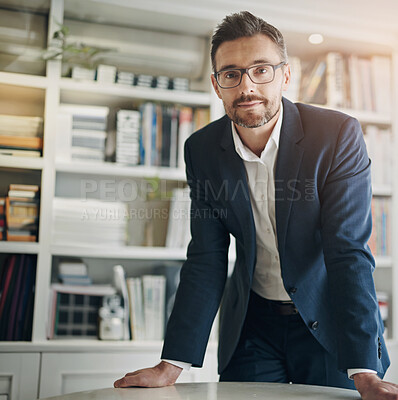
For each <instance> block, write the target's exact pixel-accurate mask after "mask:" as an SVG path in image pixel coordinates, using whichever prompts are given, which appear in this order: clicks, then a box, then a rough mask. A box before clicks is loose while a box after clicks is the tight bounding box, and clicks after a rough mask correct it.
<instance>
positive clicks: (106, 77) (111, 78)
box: [97, 64, 116, 84]
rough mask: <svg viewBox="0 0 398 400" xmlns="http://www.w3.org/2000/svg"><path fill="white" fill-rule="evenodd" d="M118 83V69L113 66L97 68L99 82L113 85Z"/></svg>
mask: <svg viewBox="0 0 398 400" xmlns="http://www.w3.org/2000/svg"><path fill="white" fill-rule="evenodd" d="M115 81H116V67H115V66H113V65H103V64H101V65H99V66H98V68H97V82H101V83H107V84H112V83H115Z"/></svg>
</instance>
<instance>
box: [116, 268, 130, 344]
mask: <svg viewBox="0 0 398 400" xmlns="http://www.w3.org/2000/svg"><path fill="white" fill-rule="evenodd" d="M113 284H114V287H115V288H116V290H117V292H118V293H119V294H120V295H121V297H122V299H123V311H124V317H123V324H124V329H123V331H124V335H123V338H124V340H130V339H131V334H130V319H129V318H130V309H129V296H128V289H127V284H126V276H125V272H124V268H123V267H122V266H121V265H115V266H114V267H113Z"/></svg>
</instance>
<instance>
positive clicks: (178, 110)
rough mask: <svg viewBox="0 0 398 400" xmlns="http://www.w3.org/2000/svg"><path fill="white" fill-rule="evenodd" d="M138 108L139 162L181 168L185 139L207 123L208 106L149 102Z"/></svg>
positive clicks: (208, 118) (208, 120) (208, 119)
mask: <svg viewBox="0 0 398 400" xmlns="http://www.w3.org/2000/svg"><path fill="white" fill-rule="evenodd" d="M140 111H141V130H140V136H139V163H140V164H142V165H147V166H162V167H172V168H178V167H179V168H183V166H184V160H183V148H184V143H185V140H186V139H187V138H188V137H189V136H190V135H191V134H192V133H193V132H194V131H196V130H198V129H200V128H202V127H203V126H205V125H206V124H208V123H209V122H210V114H209V109H208V108H192V107H179V106H167V105H164V106H161V105H158V104H155V103H150V102H149V103H144V104H142V105H141V107H140Z"/></svg>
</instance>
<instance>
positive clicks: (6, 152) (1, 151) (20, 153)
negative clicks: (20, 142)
mask: <svg viewBox="0 0 398 400" xmlns="http://www.w3.org/2000/svg"><path fill="white" fill-rule="evenodd" d="M0 155H3V156H13V157H41V151H38V150H18V149H6V148H0Z"/></svg>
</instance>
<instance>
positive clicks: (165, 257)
mask: <svg viewBox="0 0 398 400" xmlns="http://www.w3.org/2000/svg"><path fill="white" fill-rule="evenodd" d="M73 1H75V0H73ZM73 1H68V0H65V4H64V1H63V0H52V1H51V7H50V14H49V37H51V35H52V32H53V31H54V30H56V29H57V28H58V27H57V26H56V25H55V23H54V20H56V21H59V22H62V21H63V18H64V13H65V15H68V16H70V17H73ZM167 3H173V4H174V3H176V2H173V1H171V2H167ZM79 4H80V2H79ZM157 4H158V6H159V7H158V10H157V12H156V13H155V14H153V15H154V18H151V19H148V21H150V22H148V23H150V24H152V25H147V29H153V30H155V29H156V28H157V27H162V29H163V30H166V28H167V27H166V25H167V24H168V25H167V26H168V29H170V31H177V30H181V34H182V35H184V34H187V33H190V32H191V28H192V31H194V32H200V35H202V36H207V37H209V36H210V34H211V29H212V27H214V26H215V23H216V22H218V21H219V20H221V19H222V18H223V16H224V15H226V14H227V13H229V12H231V11H232V10H227V9H225V7H220V9H217V10H215V11H214V13H213V14H211V15H210V14H209V13H208V12H206V13H204V12H203V10H201V6H200V4H193V3H192V4H191V7H190V8H189V9H184V10H182V11H181V12H180V11H178V12H176V10H177V9H178V5H176V4H174V6H175V7H176V8H171V9H172V10H174V13H173V15H172V16H171V17H170V18H171V19H170V21H176V20H178V21H180V20H181V19H184V24H182V25H181V26H180V25H178V26H177V25H175V24H173V23H172V22H167V21H168V20H167V18H164V15H167V16H169V14H170V10H169V6H170V4H164V2H163V3H162V2H160V1H159V2H158V3H157ZM97 5H98V4H97V3H96V2H94V1H91V0H90V1H87V2H85V4H84V9H85V12H86V14H85V19H86V20H87V21H88V22H90V17H91V18H92V20H93V21H94V20H95V18H94V16H95V15H96V14H98V13H99V12H100V10H99V9H97V8H96V7H97ZM82 7H83V5H82ZM140 7H141V6H140ZM143 7H144V6H143ZM262 7H264V8H262ZM262 7H260V10H259V12H258V15H260V16H261V15H262V16H264V17H265V18H266V19H267V20H268V21H269V22H271V23H274V24H275V25H276V26H278V27H279V28H280V29H281V30H282V31H283V33H285V31H288V32H289V34H287V35H286V37H287V38H288V39H289V40H288V50H289V52H290V53H292V54H294V52H295V49H296V51H297V52H300V51H301V50H303V51H304V52H308V53H309V54H310V53H311V54H314V55H316V54H318V53H324V52H326V51H329V50H333V51H339V50H341V51H345V52H347V51H348V50H349V49H351V51H352V52H355V51H357V50H358V51H360V52H361V54H369V55H370V54H372V53H373V52H375V51H380V54H382V55H388V56H390V57H391V58H392V63H393V72H394V74H393V75H394V76H398V55H397V54H398V44H397V43H396V42H395V39H394V41H393V40H392V39H390V36H388V35H387V36H386V37H388V39H386V40H388V43H384V42H383V43H382V42H381V41H382V40H384V39H383V38H382V35H381V33H380V31H378V34H377V35H376V36H374V35H370V34H369V29H368V27H366V29H367V32H368V35H365V36H364V35H363V32H364V30H362V29H361V28H359V27H358V28H357V27H356V26H354V25H353V26H352V27H349V24H346V23H345V22H344V23H342V22H339V23H336V24H334V25H333V27H330V26H329V27H327V26H325V27H324V31H322V29H323V27H322V25H321V24H318V23H317V22H316V21H315V19H314V18H311V19H308V20H305V21H304V20H300V19H299V20H298V19H297V17H296V15H294V13H288V14H285V13H284V14H283V15H282V14H280V13H279V12H275V13H274V14H273V12H274V10H273V9H268V8H267V7H268V6H267V5H266V4H264V6H262ZM128 8H129V10H130V14H129V13H124V14H123V15H124V16H123V18H125V19H126V21H125V25H126V26H127V25H128V23H129V22H128V21H129V20H131V21H134V22H135V23H136V24H137V26H139V22H140V21H138V20H137V18H136V17H134V16H136V15H144V14H145V13H144V12H143V8H142V7H141V8H140V9H139V10H138V8H137V9H134V6H133V7H130V6H129V7H128ZM144 8H145V7H144ZM123 10H124V9H123V8H122V7H121V6H114V7H112V12H113V13H110V14H109V16H108V19H109V21H108V22H109V23H110V24H111V23H113V24H114V23H115V21H116V20H115V15H117V12H118V11H119V12H120V13H123ZM187 10H189V11H187ZM192 10H197V11H198V12H197V15H198V16H200V20H198V21H196V19H195V18H193V17H192V16H193V15H195V13H194V12H192ZM262 12H263V14H262ZM184 13H185V14H184ZM128 15H129V17H128V18H127V16H128ZM145 15H146V14H145ZM149 15H151V16H152V14H151V13H149V11H148V16H149ZM268 16H269V17H268ZM74 17H75V18H78V16H74ZM282 17H283V18H282ZM112 18H113V19H114V20H113V21H112ZM325 20H328V16H327V15H325ZM106 22H107V21H106V18H105V21H104V24H106ZM134 22H133V23H134ZM304 22H305V23H304ZM82 23H83V22H82ZM339 24H340V25H339ZM339 26H340V27H341V28H342V29H341V30H339ZM184 27H185V28H184ZM183 29H185V31H182V30H183ZM314 29H317V30H320V31H321V33H324V34H325V36H326V37H327V38H328V37H329V38H330V40H331V43H333V46H334V47H333V48H319V49H314V48H312V47H311V45H309V44H308V43H305V41H303V40H302V39H303V38H306V36H307V34H308V33H312V31H313V30H314ZM391 37H394V38H395V36H391ZM368 40H370V41H372V43H371V45H368V42H367V41H368ZM377 41H378V42H377ZM358 43H359V45H358ZM379 44H380V46H379ZM366 52H368V53H366ZM207 72H209V71H207ZM207 72H205V73H203V79H204V80H206V81H208V80H209V75H210V73H207ZM206 87H207V88H208V92H199V91H192V92H181V91H171V90H159V89H152V88H140V87H125V86H121V85H117V84H112V85H105V84H100V83H97V82H85V81H77V80H72V79H71V78H61V65H60V63H59V62H58V61H49V62H48V63H47V74H46V76H34V75H28V74H19V73H18V74H17V73H11V72H0V94H1V93H2V92H3V96H4V97H5V98H7V96H9V95H11V96H13V95H14V94H15V93H17V94H18V95H19V96H23V97H25V98H26V99H27V100H26V102H27V103H29V102H31V103H32V113H33V114H35V115H36V114H41V115H42V116H44V118H45V132H44V152H43V154H44V156H43V157H42V158H38V159H33V158H31V159H25V158H22V157H18V158H17V157H7V156H0V167H1V168H3V169H4V168H10V169H16V170H18V171H20V172H21V174H22V173H23V172H24V170H35V171H36V172H40V173H41V188H42V190H41V213H40V230H39V232H40V238H39V243H20V242H4V241H3V242H0V253H17V254H22V253H27V254H37V255H38V262H37V280H36V298H35V306H34V307H35V308H34V322H33V336H32V341H31V342H15V343H11V342H3V343H1V342H0V353H11V354H12V353H41V354H46V353H60V358H59V360H60V361H59V362H62V360H63V359H62V355H65V356H66V355H67V354H69V353H79V352H86V353H91V354H98V353H102V352H110V353H118V354H119V353H121V352H131V353H134V352H139V354H142V353H145V352H148V353H151V354H152V353H156V352H158V353H159V352H160V349H161V346H162V343H161V342H135V341H130V342H112V343H111V342H103V341H99V340H92V341H91V340H90V341H86V340H73V341H71V340H52V341H49V340H46V331H45V326H46V321H47V318H48V301H49V284H50V282H51V277H52V273H53V271H52V268H53V266H52V262H53V257H58V258H59V257H78V258H90V259H104V260H106V261H111V260H112V262H113V261H114V260H120V263H123V262H127V261H131V260H136V261H138V262H142V261H153V262H159V261H176V260H178V261H183V260H184V259H185V256H186V249H172V248H159V247H133V246H131V247H128V246H125V247H117V248H111V247H108V248H105V247H104V246H102V247H100V246H87V245H81V244H76V245H75V244H70V245H67V244H65V245H54V244H52V232H51V226H52V203H53V199H54V196H55V191H56V184H57V180H59V179H60V177H59V175H63V177H67V180H68V181H73V180H78V179H80V178H81V177H82V176H83V177H90V178H92V177H94V176H97V177H108V178H111V177H115V178H116V177H119V178H133V179H145V178H153V177H158V178H160V179H164V180H168V181H175V182H184V180H185V171H184V170H183V169H182V168H180V169H179V168H164V167H163V168H161V167H146V166H128V165H120V164H116V163H105V162H101V163H88V162H87V163H86V162H75V161H74V162H65V161H59V160H56V159H55V156H54V153H55V152H54V149H55V133H56V115H57V111H58V106H59V104H60V103H71V104H89V105H107V106H109V107H119V106H121V105H125V104H129V105H131V104H132V102H134V101H138V102H140V101H153V102H161V103H172V104H182V105H188V106H201V107H210V111H211V115H212V119H215V118H217V117H219V116H220V113H221V112H222V106H221V107H220V102H219V100H218V99H217V98H216V96H215V95H214V94H212V93H211V91H210V83H208V85H207V86H206ZM393 94H394V96H393V97H394V102H395V103H394V107H393V110H396V109H397V104H398V102H397V99H398V80H396V81H395V82H394V87H393ZM0 97H1V96H0ZM23 106H24V109H28V105H25V102H24V104H23ZM29 110H30V109H29ZM341 111H343V112H345V113H347V114H350V115H352V116H354V117H356V118H358V120H359V121H360V122H361V123H363V124H375V125H382V126H389V127H391V129H392V134H393V137H394V138H397V137H398V117H397V113H396V112H393V113H392V115H385V114H380V113H375V112H365V111H360V110H351V109H344V110H341ZM21 115H23V112H22V111H21ZM396 142H397V140H396V139H395V141H394V149H396V146H397V145H396ZM397 170H398V165H397V164H396V163H395V165H394V171H397ZM393 175H394V174H393ZM62 179H63V178H62ZM58 182H59V181H58ZM397 188H398V176H397V177H395V178H394V182H393V184H392V186H391V187H383V186H376V187H374V188H373V195H374V196H380V197H389V198H390V199H391V201H392V204H393V207H392V209H393V210H394V211H393V216H392V243H393V244H394V243H396V241H397V239H398V234H397V231H398V230H397V226H398V196H397V195H396V191H397ZM229 259H230V266H232V264H233V262H234V259H235V254H233V251H230V254H229ZM397 264H398V253H397V251H396V246H394V245H393V246H392V254H391V256H388V257H387V256H385V257H380V256H377V257H376V266H377V267H376V287H378V286H379V285H380V286H381V288H382V289H383V290H384V289H387V291H388V292H389V294H390V295H391V301H390V314H391V316H392V321H391V322H392V326H390V327H389V331H390V332H392V338H391V339H389V340H388V343H389V346H395V345H396V343H397V340H398V296H397V295H396V294H395V290H394V289H395V288H396V287H398V274H397V272H396V268H397V267H398V265H397ZM209 349H210V351H211V352H212V355H211V356H212V360H213V363H214V364H215V363H216V354H215V353H216V344H214V343H213V344H210V345H209ZM86 357H87V358H90V356H89V355H86ZM0 358H1V356H0ZM93 359H94V356H93ZM2 368H3V365H2V363H1V361H0V374H1V372H2ZM99 371H100V370H99ZM126 372H127V371H126ZM99 373H101V371H100V372H99ZM13 400H17V399H13ZM21 400H25V399H22V398H21ZM26 400H28V399H26Z"/></svg>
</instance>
